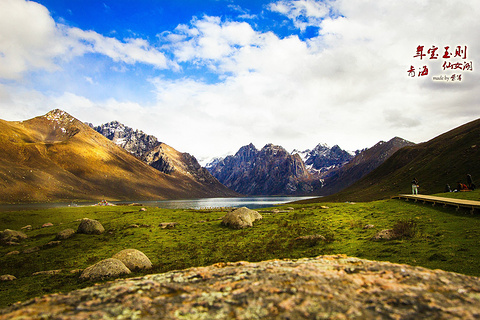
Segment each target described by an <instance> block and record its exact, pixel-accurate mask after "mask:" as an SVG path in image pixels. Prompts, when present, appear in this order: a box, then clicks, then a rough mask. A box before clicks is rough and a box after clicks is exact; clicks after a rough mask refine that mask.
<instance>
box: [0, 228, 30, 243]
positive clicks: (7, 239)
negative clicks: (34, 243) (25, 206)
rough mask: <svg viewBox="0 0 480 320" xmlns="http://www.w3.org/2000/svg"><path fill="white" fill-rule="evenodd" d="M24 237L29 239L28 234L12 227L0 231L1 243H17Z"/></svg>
mask: <svg viewBox="0 0 480 320" xmlns="http://www.w3.org/2000/svg"><path fill="white" fill-rule="evenodd" d="M24 239H27V235H26V234H25V233H23V232H21V231H15V230H10V229H5V230H3V231H0V243H5V244H9V243H17V242H19V241H21V240H24Z"/></svg>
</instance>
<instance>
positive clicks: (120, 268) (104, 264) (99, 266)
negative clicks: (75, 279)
mask: <svg viewBox="0 0 480 320" xmlns="http://www.w3.org/2000/svg"><path fill="white" fill-rule="evenodd" d="M129 273H131V272H130V269H128V268H127V267H126V266H125V265H124V264H123V262H122V261H120V260H118V259H113V258H109V259H105V260H102V261H100V262H97V263H96V264H94V265H93V266H90V267H88V268H86V269H85V270H83V272H82V274H81V275H80V279H83V280H96V279H103V278H112V277H118V276H120V275H122V274H129Z"/></svg>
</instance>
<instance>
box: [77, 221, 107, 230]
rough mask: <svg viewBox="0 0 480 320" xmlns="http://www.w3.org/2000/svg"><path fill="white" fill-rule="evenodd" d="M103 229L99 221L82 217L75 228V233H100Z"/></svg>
mask: <svg viewBox="0 0 480 320" xmlns="http://www.w3.org/2000/svg"><path fill="white" fill-rule="evenodd" d="M104 231H105V228H104V227H103V226H102V224H101V223H100V222H99V221H97V220H93V219H88V218H83V219H82V221H81V222H80V225H79V226H78V229H77V233H85V234H102V233H103V232H104Z"/></svg>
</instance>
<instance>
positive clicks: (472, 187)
mask: <svg viewBox="0 0 480 320" xmlns="http://www.w3.org/2000/svg"><path fill="white" fill-rule="evenodd" d="M467 187H468V189H470V190H475V188H476V186H475V184H474V183H473V179H472V175H471V174H467Z"/></svg>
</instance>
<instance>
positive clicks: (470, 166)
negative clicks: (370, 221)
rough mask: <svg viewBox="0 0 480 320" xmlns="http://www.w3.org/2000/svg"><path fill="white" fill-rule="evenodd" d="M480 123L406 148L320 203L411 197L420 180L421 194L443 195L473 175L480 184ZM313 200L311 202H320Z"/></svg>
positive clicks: (462, 127) (476, 121)
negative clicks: (447, 187) (412, 188)
mask: <svg viewBox="0 0 480 320" xmlns="http://www.w3.org/2000/svg"><path fill="white" fill-rule="evenodd" d="M479 163H480V119H477V120H475V121H472V122H469V123H467V124H465V125H463V126H460V127H458V128H455V129H453V130H450V131H448V132H446V133H444V134H442V135H440V136H438V137H436V138H434V139H432V140H429V141H427V142H424V143H421V144H418V145H415V146H410V147H404V148H402V149H400V150H399V151H397V152H396V153H395V154H393V155H392V156H391V157H390V158H389V159H388V160H387V161H385V162H384V163H383V164H382V165H380V166H379V167H378V168H377V169H376V170H374V171H372V172H371V173H370V174H368V175H366V176H365V177H364V178H362V179H361V180H359V181H357V182H356V183H354V184H353V185H352V186H350V187H349V188H347V189H345V190H342V191H340V192H338V193H336V194H333V195H331V196H328V197H325V198H322V199H321V201H370V200H376V199H385V198H389V197H391V196H393V195H396V194H399V193H411V184H410V182H411V181H412V179H413V178H414V177H416V178H417V179H418V180H419V183H420V189H419V192H420V193H424V194H433V193H440V192H443V191H444V188H445V185H446V184H447V183H448V184H450V186H451V187H452V188H454V187H455V186H456V182H457V181H462V182H464V183H465V182H466V175H467V174H471V175H472V176H473V178H474V181H475V179H477V181H476V182H477V185H478V181H480V180H479V179H480V166H479ZM319 200H320V199H317V200H312V201H319Z"/></svg>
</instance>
